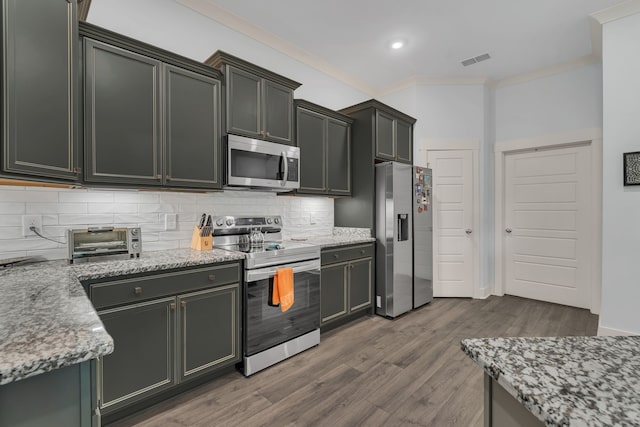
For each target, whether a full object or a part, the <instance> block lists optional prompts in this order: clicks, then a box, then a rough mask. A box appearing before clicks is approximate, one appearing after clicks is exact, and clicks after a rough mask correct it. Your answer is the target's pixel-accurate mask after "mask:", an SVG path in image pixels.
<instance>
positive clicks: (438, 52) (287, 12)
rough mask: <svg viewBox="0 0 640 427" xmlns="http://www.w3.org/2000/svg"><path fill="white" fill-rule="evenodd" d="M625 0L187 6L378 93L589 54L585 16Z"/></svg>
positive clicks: (284, 0)
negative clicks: (397, 43)
mask: <svg viewBox="0 0 640 427" xmlns="http://www.w3.org/2000/svg"><path fill="white" fill-rule="evenodd" d="M625 1H626V0H528V1H524V0H483V1H478V0H440V1H435V0H402V1H395V2H393V1H382V0H271V1H265V0H243V1H238V0H194V1H193V4H195V3H199V4H200V5H201V6H202V5H204V4H206V5H208V6H214V7H215V9H209V10H216V9H217V10H220V9H223V10H224V11H226V12H229V13H231V14H233V15H235V17H233V18H240V19H231V20H229V19H228V18H229V17H230V15H228V14H226V16H225V17H226V19H227V21H229V22H233V24H232V25H231V26H233V25H235V26H236V27H238V28H244V30H247V29H249V30H250V31H251V29H252V28H253V29H254V30H255V29H256V28H255V27H258V28H257V30H258V31H257V32H254V36H255V35H258V36H259V35H260V30H264V31H266V32H267V33H270V35H274V36H276V37H265V38H264V39H265V40H268V42H269V41H271V42H272V41H274V40H275V41H276V43H275V45H279V46H274V43H269V44H271V45H272V46H273V47H276V48H279V49H280V50H287V48H289V49H290V48H291V47H293V48H294V49H293V50H292V51H296V52H297V53H298V55H299V54H300V52H303V54H305V55H307V56H308V58H315V59H317V60H318V62H319V63H324V64H328V65H329V66H330V67H331V68H333V69H335V70H336V71H338V72H340V73H341V74H343V75H344V74H346V75H348V76H349V77H350V78H351V79H355V80H357V81H360V82H362V83H364V84H365V85H366V86H369V87H371V88H374V89H375V90H377V91H380V90H384V89H386V88H389V87H391V86H394V85H397V84H400V83H401V82H403V81H406V80H408V79H413V78H443V77H446V78H461V79H463V78H466V79H470V78H479V79H480V78H487V79H492V80H501V79H504V78H508V77H512V76H516V75H520V74H523V73H529V72H533V71H536V70H540V69H543V68H547V67H551V66H556V65H560V64H563V63H567V62H571V61H576V60H578V59H580V58H583V57H585V56H588V55H591V54H592V47H591V33H590V22H589V14H591V13H593V12H596V11H599V10H602V9H605V8H607V7H610V6H613V5H617V4H620V3H624V2H625ZM178 2H179V3H182V4H188V3H190V2H191V1H190V0H178ZM191 6H193V5H191ZM209 16H210V17H213V16H211V13H209ZM213 18H214V19H218V20H220V16H218V17H217V18H216V17H213ZM246 23H248V24H250V25H243V24H246ZM251 24H252V25H251ZM245 32H246V31H245ZM263 35H264V34H263ZM396 38H402V39H404V40H406V41H407V46H406V48H404V49H401V50H399V51H393V50H392V49H390V47H389V44H390V42H391V41H392V40H394V39H396ZM279 40H284V41H286V42H288V43H286V42H285V43H278V41H279ZM291 45H293V46H291ZM290 50H291V49H290ZM485 52H488V53H490V54H491V56H492V59H490V60H488V61H485V62H481V63H478V64H474V65H472V66H469V67H463V66H462V65H461V64H460V61H461V60H463V59H466V58H469V57H473V56H477V55H480V54H482V53H485ZM294 53H295V52H294ZM294 56H295V55H294Z"/></svg>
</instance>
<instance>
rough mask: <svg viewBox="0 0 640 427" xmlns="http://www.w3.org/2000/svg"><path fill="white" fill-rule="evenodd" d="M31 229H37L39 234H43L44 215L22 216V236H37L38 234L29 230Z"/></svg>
mask: <svg viewBox="0 0 640 427" xmlns="http://www.w3.org/2000/svg"><path fill="white" fill-rule="evenodd" d="M30 227H35V228H36V229H37V230H38V232H40V233H42V215H22V235H23V236H35V235H36V233H34V232H33V231H31V230H29V228H30Z"/></svg>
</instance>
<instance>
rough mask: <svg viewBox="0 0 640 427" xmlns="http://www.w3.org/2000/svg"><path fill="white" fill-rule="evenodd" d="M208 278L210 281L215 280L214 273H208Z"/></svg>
mask: <svg viewBox="0 0 640 427" xmlns="http://www.w3.org/2000/svg"><path fill="white" fill-rule="evenodd" d="M209 280H211V281H212V282H213V281H215V280H216V275H215V274H210V275H209Z"/></svg>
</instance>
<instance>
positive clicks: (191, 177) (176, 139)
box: [164, 65, 221, 188]
mask: <svg viewBox="0 0 640 427" xmlns="http://www.w3.org/2000/svg"><path fill="white" fill-rule="evenodd" d="M164 67H165V73H164V79H165V92H164V94H165V96H164V102H165V107H164V115H165V117H164V125H165V165H166V166H165V185H167V186H171V187H202V188H221V179H220V178H221V173H220V171H221V167H220V166H221V163H220V126H219V117H220V111H219V108H220V107H219V106H220V82H219V81H218V80H215V79H212V78H209V77H206V76H202V75H199V74H196V73H193V72H190V71H187V70H183V69H180V68H177V67H173V66H169V65H165V66H164Z"/></svg>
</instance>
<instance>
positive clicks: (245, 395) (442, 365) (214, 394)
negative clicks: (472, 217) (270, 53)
mask: <svg viewBox="0 0 640 427" xmlns="http://www.w3.org/2000/svg"><path fill="white" fill-rule="evenodd" d="M597 321H598V317H597V316H595V315H592V314H590V313H589V312H588V311H587V310H581V309H577V308H572V307H566V306H562V305H556V304H550V303H545V302H540V301H533V300H528V299H524V298H517V297H512V296H504V297H490V298H488V299H485V300H471V299H456V298H438V299H436V300H435V301H434V302H433V303H431V304H429V305H427V306H424V307H422V308H420V309H418V310H415V311H413V312H411V313H408V314H406V315H404V316H401V317H400V318H398V319H395V320H388V319H384V318H382V317H378V316H372V317H364V318H362V319H360V320H356V321H355V322H353V323H350V324H348V325H345V326H342V327H340V328H339V329H336V330H333V331H330V332H327V333H325V334H323V335H322V337H321V343H320V345H319V346H318V347H316V348H313V349H310V350H307V351H306V352H304V353H302V354H299V355H297V356H295V357H293V358H291V359H288V360H286V361H283V362H281V363H279V364H278V365H275V366H272V367H271V368H269V369H266V370H265V371H262V372H259V373H257V374H255V375H253V376H252V377H250V378H244V377H243V376H242V375H241V374H240V373H238V372H234V373H230V374H227V375H226V376H224V377H221V378H218V379H215V380H213V381H211V382H209V383H206V384H204V385H202V386H199V387H198V388H196V389H193V390H191V391H188V392H185V393H183V394H181V395H179V396H176V397H174V398H172V399H170V400H167V401H164V402H162V403H159V404H157V405H155V406H152V407H150V408H148V409H146V410H143V411H141V412H138V413H136V414H134V415H132V416H130V417H128V418H125V419H122V420H120V421H117V422H116V423H114V424H112V426H118V427H122V426H145V427H147V426H169V427H172V426H331V427H337V426H357V425H362V426H409V425H414V426H465V427H466V426H481V425H482V422H483V418H482V414H483V390H484V389H483V376H482V370H481V369H480V367H478V366H477V365H476V364H475V363H473V362H472V361H471V359H469V358H468V357H467V356H465V355H464V354H463V353H462V351H461V350H460V340H461V339H463V338H471V337H497V336H505V337H506V336H562V335H595V333H596V330H597Z"/></svg>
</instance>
